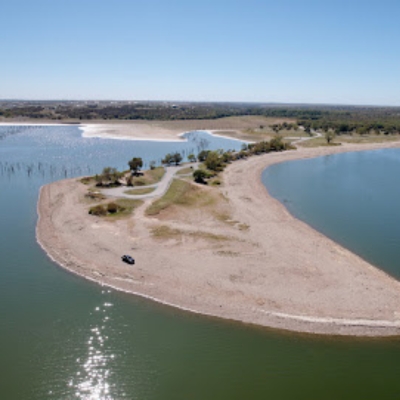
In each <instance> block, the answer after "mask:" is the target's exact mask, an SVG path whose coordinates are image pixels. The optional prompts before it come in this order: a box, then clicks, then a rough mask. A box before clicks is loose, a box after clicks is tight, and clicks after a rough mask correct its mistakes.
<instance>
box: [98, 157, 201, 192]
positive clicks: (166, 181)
mask: <svg viewBox="0 0 400 400" xmlns="http://www.w3.org/2000/svg"><path fill="white" fill-rule="evenodd" d="M198 165H199V164H198V163H193V164H183V165H178V166H170V167H166V168H165V174H164V176H163V177H162V179H161V181H160V182H158V183H155V184H154V185H147V186H140V189H146V188H155V190H154V191H153V192H151V193H147V194H127V193H125V192H126V191H127V190H130V189H132V188H130V187H126V186H120V187H117V188H112V189H102V191H101V192H102V193H103V194H105V195H106V196H109V197H124V198H127V199H152V198H154V197H161V196H163V195H164V194H165V192H166V191H167V190H168V188H169V187H170V185H171V183H172V180H173V179H174V178H175V175H176V174H177V172H178V171H180V170H181V169H184V168H188V167H193V171H194V170H195V169H197V168H198ZM181 176H185V175H181Z"/></svg>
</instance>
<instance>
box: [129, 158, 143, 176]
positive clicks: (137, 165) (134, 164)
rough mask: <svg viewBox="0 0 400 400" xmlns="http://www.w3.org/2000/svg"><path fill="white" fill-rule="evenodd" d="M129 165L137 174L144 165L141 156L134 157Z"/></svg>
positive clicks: (134, 173)
mask: <svg viewBox="0 0 400 400" xmlns="http://www.w3.org/2000/svg"><path fill="white" fill-rule="evenodd" d="M128 165H129V169H130V170H131V171H132V173H133V175H137V173H138V172H139V171H140V169H141V168H142V167H143V160H142V159H141V157H133V158H132V160H131V161H129V162H128Z"/></svg>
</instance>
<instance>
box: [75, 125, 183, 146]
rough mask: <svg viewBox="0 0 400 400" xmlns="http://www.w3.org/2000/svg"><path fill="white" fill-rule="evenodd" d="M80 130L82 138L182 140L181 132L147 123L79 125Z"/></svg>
mask: <svg viewBox="0 0 400 400" xmlns="http://www.w3.org/2000/svg"><path fill="white" fill-rule="evenodd" d="M80 128H81V129H82V131H83V134H82V136H83V137H99V138H103V139H120V140H151V141H174V142H180V141H182V140H184V139H183V138H181V137H180V134H182V132H178V131H176V130H174V129H167V128H163V127H162V126H157V125H154V124H147V123H129V124H121V123H119V124H118V123H115V124H112V123H108V124H84V125H81V126H80Z"/></svg>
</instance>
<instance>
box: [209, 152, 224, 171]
mask: <svg viewBox="0 0 400 400" xmlns="http://www.w3.org/2000/svg"><path fill="white" fill-rule="evenodd" d="M204 165H205V166H206V167H207V168H208V169H210V170H211V171H222V170H223V169H224V167H225V164H224V162H223V158H222V156H221V155H220V154H218V152H217V151H210V152H209V153H208V155H207V158H206V160H205V161H204Z"/></svg>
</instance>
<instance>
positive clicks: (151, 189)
mask: <svg viewBox="0 0 400 400" xmlns="http://www.w3.org/2000/svg"><path fill="white" fill-rule="evenodd" d="M155 189H156V188H154V187H148V188H146V187H144V188H140V189H130V190H126V191H125V192H124V193H125V194H131V195H140V194H149V193H152V192H154V190H155Z"/></svg>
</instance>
